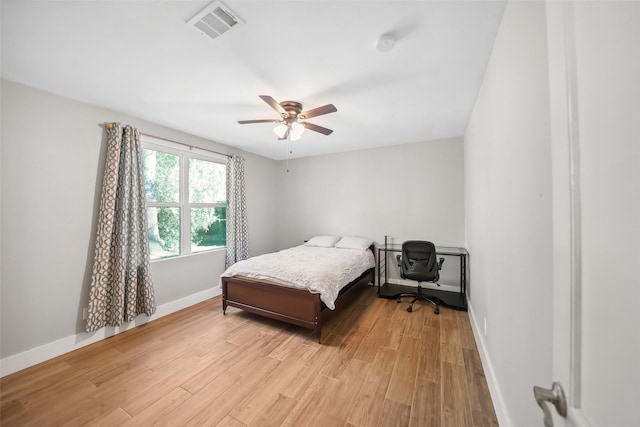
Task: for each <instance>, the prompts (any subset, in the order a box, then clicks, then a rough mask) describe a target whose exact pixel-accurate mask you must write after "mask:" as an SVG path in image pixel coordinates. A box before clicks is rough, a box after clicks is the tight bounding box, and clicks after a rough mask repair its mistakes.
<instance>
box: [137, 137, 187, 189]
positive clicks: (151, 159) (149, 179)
mask: <svg viewBox="0 0 640 427" xmlns="http://www.w3.org/2000/svg"><path fill="white" fill-rule="evenodd" d="M142 170H143V172H144V192H145V196H146V198H147V202H179V201H180V156H178V155H177V154H171V153H165V152H163V151H156V150H149V149H147V148H143V149H142Z"/></svg>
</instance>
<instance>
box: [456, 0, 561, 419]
mask: <svg viewBox="0 0 640 427" xmlns="http://www.w3.org/2000/svg"><path fill="white" fill-rule="evenodd" d="M547 64H548V62H547V50H546V24H545V4H544V2H509V3H508V5H507V6H506V9H505V12H504V16H503V20H502V24H501V26H500V30H499V32H498V35H497V38H496V41H495V45H494V49H493V53H492V56H491V59H490V61H489V64H488V67H487V70H486V74H485V77H484V82H483V84H482V88H481V91H480V94H479V96H478V99H477V102H476V105H475V108H474V110H473V113H472V116H471V120H470V123H469V125H468V128H467V132H466V134H465V138H464V156H465V191H466V197H465V209H466V210H465V213H466V218H465V224H466V233H467V236H466V238H467V247H468V249H469V252H470V253H471V258H470V270H471V294H470V311H471V314H472V317H473V319H472V320H473V321H474V322H475V329H476V331H480V333H479V335H478V337H479V338H480V343H479V344H480V351H481V352H482V353H483V356H484V357H485V370H486V371H487V378H488V380H489V384H490V386H491V387H492V390H491V391H492V398H493V400H494V405H495V406H496V411H497V414H498V417H499V421H500V425H504V426H518V427H527V426H539V425H541V423H542V411H541V410H540V408H539V407H538V406H537V405H536V403H535V400H534V398H533V393H532V387H533V385H534V384H543V385H550V384H551V369H552V361H551V356H550V355H551V340H550V339H549V337H551V336H552V279H553V277H552V265H553V264H552V262H553V260H552V257H551V254H552V240H553V236H552V215H551V213H552V211H551V151H550V133H549V86H548V73H547ZM485 319H486V325H487V333H486V335H484V333H483V332H482V331H483V329H484V321H485Z"/></svg>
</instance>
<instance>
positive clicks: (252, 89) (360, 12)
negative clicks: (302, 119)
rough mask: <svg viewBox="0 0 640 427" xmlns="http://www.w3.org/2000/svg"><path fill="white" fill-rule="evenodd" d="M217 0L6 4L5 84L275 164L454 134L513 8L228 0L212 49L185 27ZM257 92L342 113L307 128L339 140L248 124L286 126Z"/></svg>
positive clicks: (23, 0)
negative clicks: (233, 24) (281, 135)
mask: <svg viewBox="0 0 640 427" xmlns="http://www.w3.org/2000/svg"><path fill="white" fill-rule="evenodd" d="M209 3H210V2H209V1H166V0H155V1H151V0H148V1H56V0H53V1H51V0H49V1H29V0H2V77H4V78H6V79H9V80H13V81H16V82H20V83H23V84H26V85H29V86H33V87H36V88H40V89H43V90H46V91H49V92H53V93H56V94H60V95H63V96H66V97H69V98H72V99H77V100H79V101H83V102H86V103H89V104H94V105H99V106H102V107H107V108H109V109H112V110H116V111H119V112H122V113H126V114H128V115H132V116H135V117H140V118H143V119H146V120H149V121H152V122H154V123H158V124H161V125H164V126H168V127H171V128H174V129H178V130H181V131H184V132H188V133H191V134H194V135H198V136H201V137H204V138H207V139H210V140H213V141H216V142H219V143H223V144H227V145H231V146H235V147H238V148H241V149H243V150H246V151H249V152H252V153H255V154H259V155H262V156H266V157H269V158H272V159H283V158H285V157H286V155H287V153H286V152H287V146H288V147H289V148H290V149H291V150H292V151H293V153H292V154H291V157H292V158H295V157H305V156H313V155H320V154H327V153H333V152H340V151H350V150H357V149H363V148H372V147H380V146H387V145H394V144H405V143H412V142H423V141H429V140H434V139H441V138H449V137H458V136H462V135H463V134H464V131H465V129H466V126H467V122H468V119H469V115H470V113H471V110H472V108H473V104H474V102H475V99H476V97H477V94H478V90H479V88H480V85H481V82H482V78H483V75H484V70H485V67H486V64H487V61H488V57H489V55H490V52H491V49H492V46H493V41H494V38H495V35H496V32H497V30H498V26H499V24H500V20H501V17H502V11H503V9H504V5H505V2H504V1H417V0H414V1H356V0H351V1H326V0H325V1H305V0H296V1H268V0H264V1H244V0H227V1H225V4H226V5H227V6H228V7H229V8H230V9H231V10H232V11H234V12H235V13H236V14H237V15H238V16H239V17H240V18H242V19H243V20H244V22H245V23H244V24H243V25H242V26H241V27H237V28H234V30H233V31H230V32H229V33H227V34H224V35H223V36H221V37H219V38H217V39H216V40H211V39H209V38H207V37H205V36H202V35H201V34H199V33H197V32H196V31H195V30H194V29H193V28H192V27H191V26H189V25H187V23H186V22H187V21H188V20H189V19H190V18H191V17H192V16H193V15H195V14H196V13H197V12H199V11H200V10H201V9H202V8H203V7H205V6H206V5H207V4H209ZM384 33H393V34H394V35H395V36H396V39H397V41H396V44H395V46H394V48H393V49H392V50H391V51H389V52H385V53H381V52H378V51H377V50H376V48H375V43H376V40H377V38H378V37H379V36H381V35H382V34H384ZM258 95H270V96H272V97H273V98H275V99H276V100H278V101H284V100H295V101H299V102H301V103H302V104H303V108H304V109H311V108H315V107H319V106H322V105H325V104H329V103H331V104H334V105H335V106H336V107H337V109H338V112H336V113H332V114H328V115H324V116H319V117H315V118H313V119H310V120H309V122H311V123H315V124H318V125H320V126H324V127H327V128H330V129H333V130H334V133H333V134H331V135H329V136H324V135H321V134H319V133H315V132H312V131H309V130H307V131H306V132H305V133H304V135H303V136H302V139H301V140H300V141H297V142H291V143H289V144H290V145H288V144H287V143H285V142H283V141H277V140H276V137H275V134H274V133H273V131H272V128H273V127H274V125H273V124H270V123H266V124H247V125H240V124H238V123H237V121H238V120H247V119H269V118H274V119H276V118H278V115H277V113H276V112H275V111H274V110H272V109H271V108H270V107H269V106H268V105H267V104H266V103H264V102H263V101H262V100H261V99H260V98H258ZM108 120H109V118H108V117H105V121H108ZM141 131H143V132H144V129H141Z"/></svg>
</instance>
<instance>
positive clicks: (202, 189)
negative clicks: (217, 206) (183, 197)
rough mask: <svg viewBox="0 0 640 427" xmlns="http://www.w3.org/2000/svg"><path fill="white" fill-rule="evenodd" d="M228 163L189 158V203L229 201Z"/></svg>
mask: <svg viewBox="0 0 640 427" xmlns="http://www.w3.org/2000/svg"><path fill="white" fill-rule="evenodd" d="M226 182H227V165H223V164H221V163H216V162H210V161H208V160H200V159H189V203H225V202H226V201H227V186H226Z"/></svg>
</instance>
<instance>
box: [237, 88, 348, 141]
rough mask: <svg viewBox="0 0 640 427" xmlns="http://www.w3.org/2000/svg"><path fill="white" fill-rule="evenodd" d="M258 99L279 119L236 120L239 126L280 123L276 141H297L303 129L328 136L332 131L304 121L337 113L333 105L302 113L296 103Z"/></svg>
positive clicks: (267, 97)
mask: <svg viewBox="0 0 640 427" xmlns="http://www.w3.org/2000/svg"><path fill="white" fill-rule="evenodd" d="M260 98H261V99H262V100H263V101H264V102H266V103H267V104H269V105H270V106H271V108H273V109H274V110H276V111H277V112H278V114H280V117H281V118H280V119H259V120H238V123H240V124H241V125H244V124H248V123H280V125H279V126H276V128H275V129H274V132H275V133H276V135H277V136H278V139H290V140H292V141H297V140H298V139H300V137H301V136H302V132H303V131H304V129H305V128H307V129H309V130H312V131H315V132H319V133H321V134H323V135H330V134H331V133H332V132H333V131H332V130H331V129H327V128H325V127H322V126H318V125H314V124H313V123H309V122H306V121H305V120H307V119H310V118H311V117H316V116H321V115H323V114H329V113H335V112H336V111H338V110H337V109H336V107H335V106H334V105H333V104H327V105H324V106H322V107H318V108H313V109H311V110H307V111H302V104H301V103H299V102H296V101H282V102H280V103H278V102H277V101H276V100H275V99H273V98H272V97H270V96H268V95H260Z"/></svg>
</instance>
